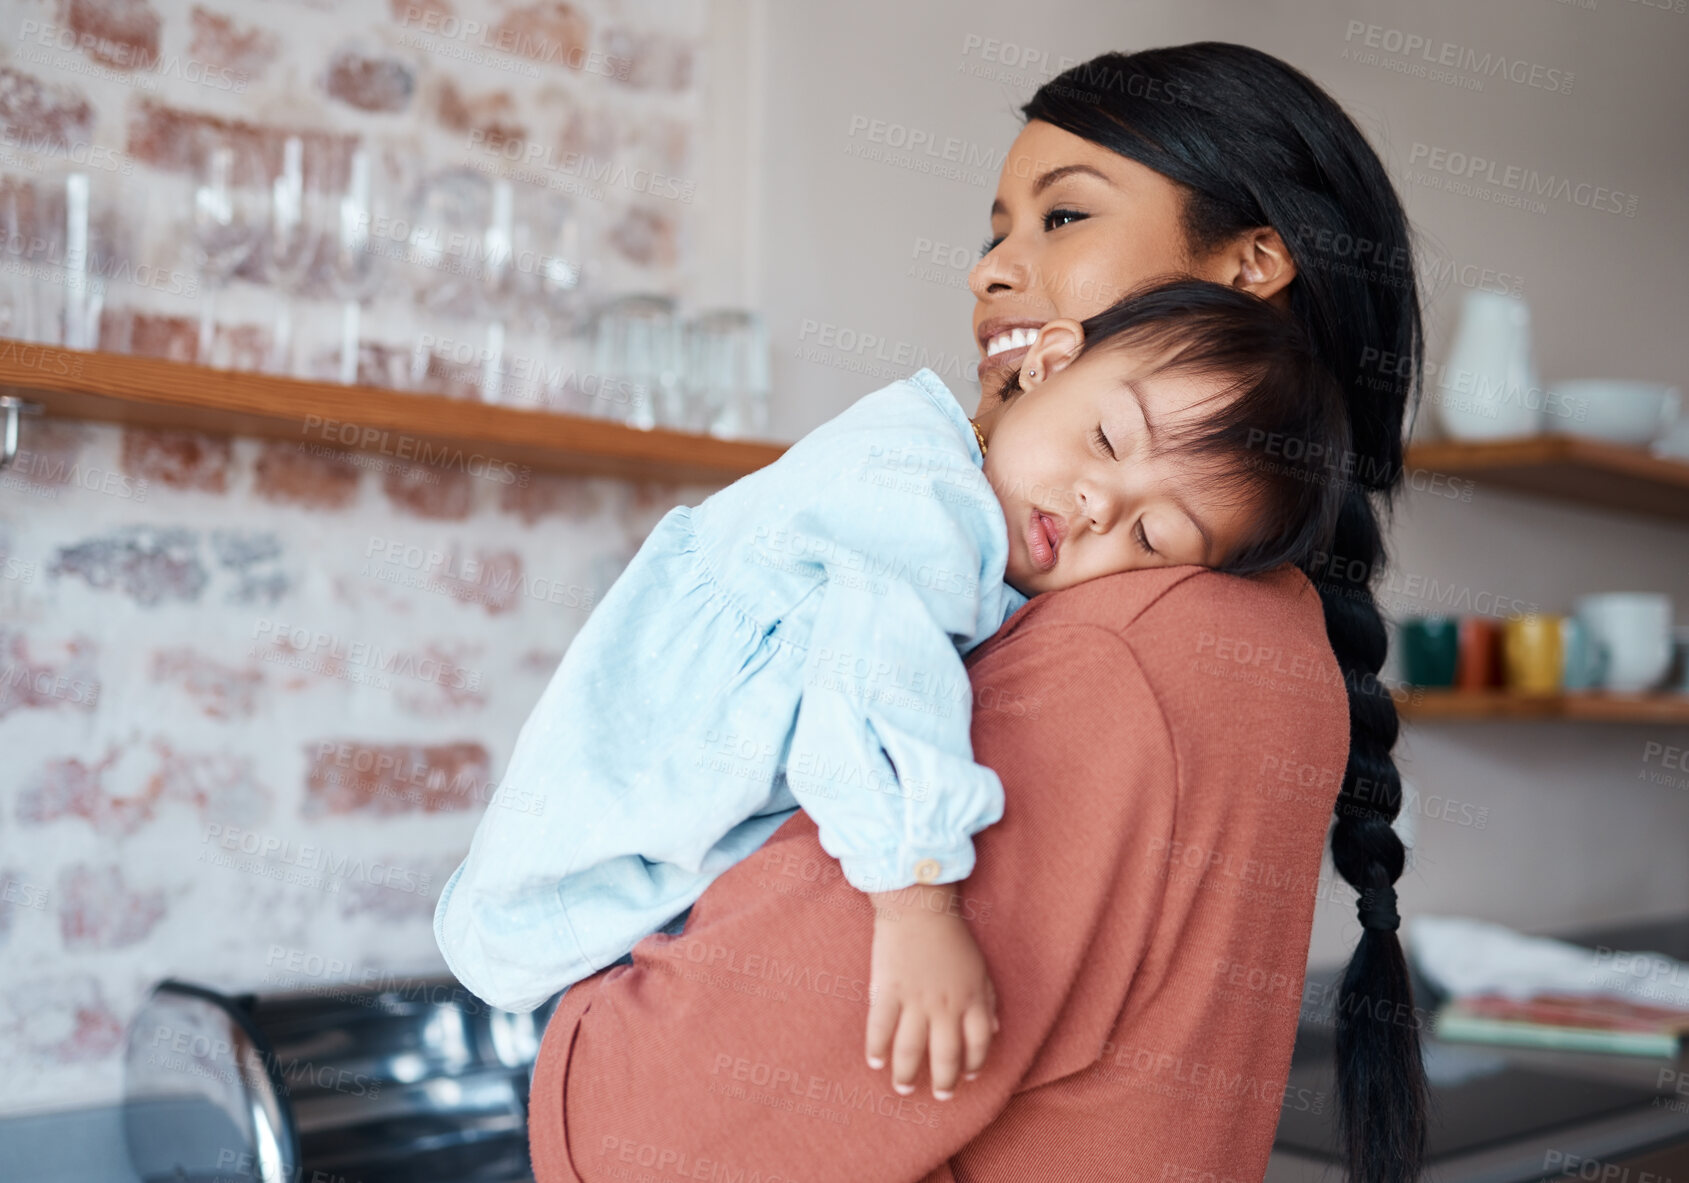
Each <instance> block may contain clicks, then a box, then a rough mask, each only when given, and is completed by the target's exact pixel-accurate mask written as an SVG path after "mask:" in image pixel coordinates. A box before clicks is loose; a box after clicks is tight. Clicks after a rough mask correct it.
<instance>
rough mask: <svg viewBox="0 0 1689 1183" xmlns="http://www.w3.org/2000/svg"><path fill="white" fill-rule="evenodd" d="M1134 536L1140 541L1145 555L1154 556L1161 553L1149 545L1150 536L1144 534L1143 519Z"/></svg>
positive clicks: (1139, 543) (1139, 522)
mask: <svg viewBox="0 0 1689 1183" xmlns="http://www.w3.org/2000/svg"><path fill="white" fill-rule="evenodd" d="M1133 534H1134V536H1135V537H1136V538H1137V540H1138V545H1139V546H1141V547H1143V549H1144V553H1145V554H1150V555H1153V554H1158V553H1160V552H1158V551H1157V550H1156V549H1155V547H1153V546H1151V545H1150V544H1149V535H1148V534H1146V533H1144V523H1143V520H1142V519H1139V521H1138V525H1137V529H1135V530H1134V531H1133Z"/></svg>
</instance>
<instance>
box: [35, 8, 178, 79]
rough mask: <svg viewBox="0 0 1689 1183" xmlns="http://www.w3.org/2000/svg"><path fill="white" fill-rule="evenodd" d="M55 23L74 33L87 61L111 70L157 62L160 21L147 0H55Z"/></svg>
mask: <svg viewBox="0 0 1689 1183" xmlns="http://www.w3.org/2000/svg"><path fill="white" fill-rule="evenodd" d="M58 21H59V24H61V25H63V26H65V27H66V28H68V29H69V30H70V31H71V32H73V33H75V34H76V42H77V48H78V49H80V50H81V51H82V52H83V53H84V54H85V55H86V56H87V57H88V58H89V60H90V61H95V62H99V63H100V64H101V65H102V66H110V67H111V68H112V69H114V70H150V69H152V68H153V67H154V66H156V65H157V64H158V34H159V30H160V28H161V27H162V25H163V23H164V21H163V18H162V17H160V16H159V14H158V10H157V9H155V8H154V7H153V6H152V5H151V4H148V3H147V0H59V10H58Z"/></svg>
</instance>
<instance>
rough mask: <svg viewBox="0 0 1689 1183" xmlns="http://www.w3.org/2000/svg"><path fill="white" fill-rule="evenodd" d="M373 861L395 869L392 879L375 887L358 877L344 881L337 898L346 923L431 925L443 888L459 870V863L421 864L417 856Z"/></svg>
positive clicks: (386, 856) (402, 855) (409, 854)
mask: <svg viewBox="0 0 1689 1183" xmlns="http://www.w3.org/2000/svg"><path fill="white" fill-rule="evenodd" d="M370 861H371V862H379V863H381V864H382V865H383V866H384V867H388V868H391V869H392V870H391V871H389V872H388V874H389V875H390V876H391V878H390V879H389V880H388V881H386V882H381V883H371V882H369V880H368V879H365V878H362V877H359V876H355V875H354V876H352V877H350V878H347V879H346V880H344V881H342V883H341V884H340V890H339V891H337V892H335V893H334V898H335V899H336V900H337V901H338V902H339V905H340V915H341V917H342V918H344V919H348V920H350V919H352V918H353V917H356V916H374V917H377V918H378V919H381V920H390V921H395V922H399V923H411V922H416V921H430V920H431V919H432V917H433V915H434V902H435V901H436V900H437V899H439V897H440V887H441V885H442V884H444V883H445V881H446V880H447V879H448V878H449V877H450V876H451V873H452V872H453V871H454V870H456V869H457V864H456V862H453V863H452V865H451V866H449V867H448V866H445V865H443V864H441V863H439V862H422V863H419V862H418V861H417V860H416V859H415V855H414V853H405V854H401V855H398V856H393V855H383V856H379V857H377V858H375V859H371V860H370Z"/></svg>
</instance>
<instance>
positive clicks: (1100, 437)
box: [1091, 423, 1114, 460]
mask: <svg viewBox="0 0 1689 1183" xmlns="http://www.w3.org/2000/svg"><path fill="white" fill-rule="evenodd" d="M1091 438H1092V439H1093V440H1095V441H1096V442H1097V446H1098V447H1100V448H1102V450H1103V451H1105V452H1107V453H1108V456H1109V459H1110V460H1112V459H1114V445H1113V444H1111V443H1109V442H1108V436H1106V435H1104V434H1103V425H1102V424H1101V423H1099V424H1097V429H1096V430H1095V431H1093V432H1092V433H1091Z"/></svg>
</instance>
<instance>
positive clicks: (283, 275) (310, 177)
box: [262, 136, 331, 374]
mask: <svg viewBox="0 0 1689 1183" xmlns="http://www.w3.org/2000/svg"><path fill="white" fill-rule="evenodd" d="M328 156H329V150H328V148H327V147H326V146H325V145H324V144H323V143H322V142H320V141H316V140H313V141H312V142H310V143H307V142H306V141H305V139H304V137H302V136H288V137H287V139H285V140H284V141H282V153H281V162H280V164H281V167H280V168H279V169H278V170H277V171H276V174H275V175H274V176H273V177H271V178H270V205H269V211H270V217H269V220H268V222H267V223H266V225H265V234H264V239H263V244H262V245H263V254H262V270H263V275H264V278H265V279H266V280H267V281H268V282H269V284H270V285H271V286H272V287H273V288H275V289H276V294H277V298H276V323H275V327H274V330H273V336H272V339H271V342H270V357H269V362H268V367H267V368H268V369H269V370H270V372H271V373H274V374H291V373H292V372H293V371H294V365H293V335H294V322H293V318H294V307H293V306H294V303H295V301H296V300H298V299H299V297H300V296H301V295H302V294H303V293H304V290H305V287H306V285H307V284H308V283H309V282H310V277H311V268H312V266H313V265H314V264H315V263H316V261H317V255H318V252H319V251H320V250H321V249H322V244H323V239H324V237H325V236H326V234H327V231H328V227H329V225H330V222H331V219H330V208H329V193H328V178H327V176H326V173H327V170H328V165H329V163H330V161H329V159H328Z"/></svg>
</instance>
